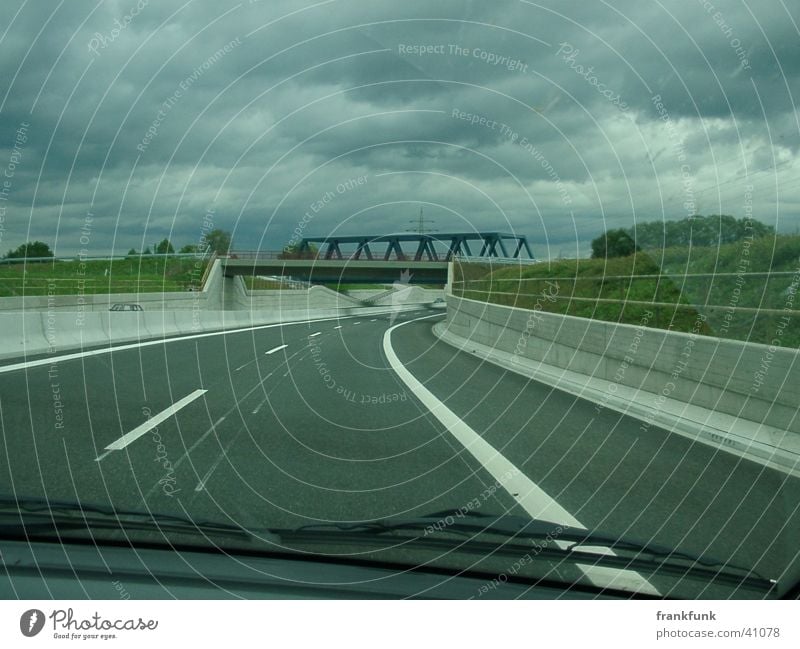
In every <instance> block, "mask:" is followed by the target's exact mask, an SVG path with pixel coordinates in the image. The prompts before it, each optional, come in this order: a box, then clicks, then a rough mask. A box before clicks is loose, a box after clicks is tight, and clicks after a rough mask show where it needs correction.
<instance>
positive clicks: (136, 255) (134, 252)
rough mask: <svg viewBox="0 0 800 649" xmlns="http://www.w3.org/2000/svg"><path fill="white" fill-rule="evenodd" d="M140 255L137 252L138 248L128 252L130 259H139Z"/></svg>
mask: <svg viewBox="0 0 800 649" xmlns="http://www.w3.org/2000/svg"><path fill="white" fill-rule="evenodd" d="M138 256H139V253H138V252H136V248H131V249H130V250H128V257H138Z"/></svg>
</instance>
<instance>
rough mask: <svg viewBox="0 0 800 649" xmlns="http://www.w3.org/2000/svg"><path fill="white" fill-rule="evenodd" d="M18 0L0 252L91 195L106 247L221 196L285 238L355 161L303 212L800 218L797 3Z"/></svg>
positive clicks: (473, 221)
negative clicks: (21, 137)
mask: <svg viewBox="0 0 800 649" xmlns="http://www.w3.org/2000/svg"><path fill="white" fill-rule="evenodd" d="M6 4H7V5H9V4H11V6H8V7H6V8H5V10H4V16H5V18H6V19H7V23H6V24H5V25H3V24H0V34H3V39H2V41H0V88H2V89H3V90H0V93H2V95H0V101H2V102H3V103H2V105H1V107H0V173H3V170H4V169H5V168H6V167H7V163H8V161H9V160H18V161H19V162H18V164H15V166H14V170H13V174H12V176H13V177H12V178H11V179H9V180H10V188H9V189H8V191H7V200H6V201H5V202H4V207H5V208H6V209H5V211H4V220H3V221H2V226H3V229H2V230H0V233H1V234H2V239H0V246H2V249H3V250H6V249H8V248H10V247H14V246H16V245H19V244H20V243H22V242H23V241H25V240H26V239H29V238H39V239H43V240H46V241H49V242H51V244H55V245H56V246H57V249H59V250H63V251H64V252H72V251H74V250H75V249H76V248H77V240H78V232H79V228H80V225H81V223H82V222H83V220H84V218H85V216H86V214H87V213H88V212H91V213H92V214H93V215H94V217H95V221H94V224H95V225H94V227H95V229H94V232H93V237H92V244H91V246H92V249H93V251H95V252H98V253H101V252H107V251H109V250H111V249H112V248H114V249H115V250H116V251H117V252H120V251H122V252H124V251H126V250H127V249H128V248H130V247H136V248H138V247H141V246H142V245H152V243H153V242H154V241H155V240H158V239H160V238H162V237H163V236H166V235H169V236H171V237H172V238H173V239H174V240H175V242H176V243H179V244H182V243H186V242H191V241H194V240H196V239H197V238H198V236H199V231H200V227H201V222H202V217H203V215H204V214H205V212H206V211H207V210H208V209H210V208H212V207H213V209H214V210H215V219H216V221H217V223H218V225H220V226H221V227H224V228H226V229H229V230H232V231H235V241H236V243H237V245H238V246H240V247H242V248H247V247H254V246H258V245H261V246H262V247H264V248H265V249H275V248H279V247H281V246H282V245H283V243H285V242H286V240H288V239H289V237H290V236H291V233H292V231H293V229H294V228H295V227H296V224H297V222H298V220H299V219H300V218H301V217H302V216H303V214H305V213H307V212H308V211H309V210H310V209H311V206H312V205H314V204H315V202H316V201H318V200H319V198H320V197H321V196H323V195H325V192H326V191H328V190H330V189H331V188H334V193H336V192H335V188H336V187H337V185H339V184H340V183H345V182H347V181H348V179H353V178H357V177H361V176H363V177H365V178H367V180H366V181H365V183H364V184H362V185H358V186H357V188H356V189H352V190H347V191H345V192H342V193H336V198H335V200H332V201H330V202H328V204H326V205H325V206H324V208H323V209H320V210H319V211H318V212H314V213H313V220H312V221H311V222H310V224H309V225H308V232H309V233H313V234H324V233H326V232H330V231H334V230H336V231H343V232H357V231H365V230H368V231H370V232H379V231H395V230H403V229H406V228H408V227H409V223H408V222H409V220H411V219H413V218H414V216H415V215H416V214H417V212H418V207H419V205H424V206H425V209H426V214H429V215H431V216H432V217H435V218H436V220H437V227H439V229H440V230H443V229H448V228H456V229H464V228H465V227H469V228H476V229H481V228H484V229H510V228H513V229H515V230H518V231H521V232H525V233H528V234H530V235H531V236H533V237H535V238H536V239H537V241H538V242H539V247H538V252H539V254H547V250H546V249H545V245H544V242H545V241H548V242H550V244H552V245H553V246H554V250H556V252H558V250H562V249H573V250H574V249H575V248H576V246H577V247H578V248H579V249H580V250H582V251H585V250H586V244H587V242H588V241H589V240H590V239H591V238H592V237H594V236H596V235H597V234H598V233H599V232H600V231H601V230H602V229H603V228H604V227H606V226H609V225H613V226H619V225H627V224H631V223H633V220H634V219H636V220H647V219H652V218H667V219H672V218H681V217H684V216H687V215H688V214H690V213H691V212H692V211H698V212H702V213H715V212H726V213H733V214H735V215H741V209H742V208H741V205H742V201H743V191H744V190H743V187H744V185H745V184H746V183H748V182H749V183H751V184H753V186H754V196H753V199H754V206H755V214H756V216H757V217H758V216H759V214H761V213H763V214H765V215H766V216H765V217H764V220H766V221H770V222H772V223H773V224H775V225H777V226H778V228H779V229H791V230H793V229H794V227H795V226H796V224H797V223H798V213H797V205H798V203H800V200H798V192H799V191H800V184H798V183H797V182H795V183H792V182H791V179H792V178H793V177H796V173H794V171H795V170H794V166H795V164H796V162H795V160H796V155H797V151H798V144H800V138H799V137H798V118H797V112H796V108H795V104H794V97H793V95H792V92H793V91H794V88H796V87H798V84H797V81H798V74H799V73H800V70H799V68H800V57H797V56H795V54H794V53H795V51H796V48H797V45H798V41H799V40H800V35H798V33H797V28H796V24H797V22H798V16H797V15H796V14H797V11H796V10H795V9H792V8H787V7H785V6H783V5H780V6H779V5H773V4H772V3H770V4H769V7H768V6H767V5H766V4H765V3H760V4H757V3H751V4H744V3H740V2H732V1H724V2H723V1H722V0H717V1H716V2H713V3H712V2H709V1H707V0H699V1H698V2H684V3H657V2H633V1H631V2H614V3H603V2H597V3H585V2H577V1H575V2H555V1H552V2H540V3H536V2H516V1H513V2H512V1H508V2H477V1H472V2H469V1H451V2H443V3H430V2H422V1H419V2H403V3H400V2H398V3H388V2H384V3H374V2H361V1H356V0H353V1H348V0H341V1H335V2H314V3H312V2H307V3H303V2H271V1H270V2H266V1H264V2H255V3H243V4H241V5H234V6H230V7H229V6H220V5H219V4H218V3H210V2H200V1H195V2H154V1H152V2H145V0H120V1H118V2H105V3H99V4H95V3H90V2H64V3H61V4H60V5H54V4H50V3H48V4H45V3H30V4H25V5H24V6H22V8H21V9H20V10H19V11H17V10H18V9H19V8H20V6H21V5H20V4H19V3H17V4H14V3H6ZM790 11H794V14H795V15H791V14H790V13H789V12H790ZM12 19H13V20H12ZM40 32H41V33H40ZM23 124H29V127H28V128H27V131H26V133H27V138H26V141H25V142H24V143H22V146H19V142H17V139H18V136H17V133H18V132H19V129H20V126H21V125H23ZM15 146H17V149H18V151H17V152H16V153H15ZM776 182H777V183H779V184H782V185H783V186H784V187H785V189H783V190H781V191H780V194H777V193H776V190H775V185H776ZM776 215H777V216H776Z"/></svg>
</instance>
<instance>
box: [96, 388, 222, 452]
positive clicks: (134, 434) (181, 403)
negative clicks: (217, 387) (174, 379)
mask: <svg viewBox="0 0 800 649" xmlns="http://www.w3.org/2000/svg"><path fill="white" fill-rule="evenodd" d="M206 392H208V390H195V391H194V392H191V393H190V394H187V395H186V396H185V397H183V399H180V400H178V401H176V402H175V403H173V404H172V405H171V406H169V408H166V409H164V410H162V411H161V412H159V413H158V414H157V415H153V416H152V417H150V418H149V419H148V420H147V421H146V422H144V423H143V424H141V425H139V426H137V427H136V428H134V429H133V430H132V431H131V432H129V433H125V434H124V435H123V436H122V437H120V438H119V439H118V440H117V441H116V442H111V444H109V445H108V446H106V448H105V450H107V451H121V450H122V449H123V448H125V447H126V446H128V445H129V444H132V443H133V442H135V441H136V440H137V439H139V438H140V437H141V436H142V435H144V434H145V433H146V432H147V431H148V430H151V429H152V428H155V427H156V426H158V424H160V423H161V422H162V421H164V420H166V419H169V418H170V417H172V415H174V414H175V413H176V412H178V411H179V410H180V409H181V408H184V407H185V406H188V405H189V404H190V403H191V402H192V401H194V400H195V399H197V398H198V397H202V396H203V395H204V394H205V393H206Z"/></svg>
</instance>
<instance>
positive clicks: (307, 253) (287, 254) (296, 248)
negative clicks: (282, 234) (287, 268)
mask: <svg viewBox="0 0 800 649" xmlns="http://www.w3.org/2000/svg"><path fill="white" fill-rule="evenodd" d="M318 254H319V248H317V246H315V245H314V244H313V243H310V244H308V247H307V248H306V249H305V250H304V251H303V252H300V244H298V243H293V244H291V245H286V246H284V247H283V250H282V251H281V254H279V255H278V258H279V259H316V258H317V255H318Z"/></svg>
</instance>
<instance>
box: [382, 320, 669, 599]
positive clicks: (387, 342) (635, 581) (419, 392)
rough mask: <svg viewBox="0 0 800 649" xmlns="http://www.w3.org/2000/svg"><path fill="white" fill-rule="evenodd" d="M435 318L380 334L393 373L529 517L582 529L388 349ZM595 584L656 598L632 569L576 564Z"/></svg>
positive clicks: (645, 581)
mask: <svg viewBox="0 0 800 649" xmlns="http://www.w3.org/2000/svg"><path fill="white" fill-rule="evenodd" d="M432 317H435V316H425V317H422V318H416V319H414V320H410V321H408V322H401V323H400V324H396V325H394V326H393V327H390V328H389V329H387V330H386V331H385V332H384V334H383V351H384V353H385V354H386V359H387V360H388V361H389V365H390V366H391V367H392V369H393V370H394V372H395V373H396V374H397V376H398V377H399V378H400V380H401V381H403V383H405V384H406V386H407V387H408V389H409V390H410V391H411V393H412V394H413V395H414V396H415V397H416V398H417V399H418V400H419V401H420V402H421V403H422V405H424V406H425V407H426V408H427V409H428V411H430V413H431V414H432V415H433V416H434V417H436V419H438V420H439V421H440V422H441V423H442V425H443V426H444V427H445V428H446V429H447V430H448V431H449V432H450V434H451V435H452V436H453V437H455V438H456V440H458V442H459V443H460V444H461V445H462V446H463V447H464V448H465V449H466V450H467V451H469V453H470V455H472V456H473V457H474V458H475V459H476V460H477V461H478V462H480V464H481V465H482V466H483V467H484V468H485V469H486V470H487V471H488V472H489V473H490V474H491V475H492V477H493V478H494V479H495V481H496V483H497V484H499V485H500V486H502V487H503V488H504V489H505V490H506V491H507V492H508V493H509V494H510V495H511V497H512V498H514V500H516V501H517V502H518V503H519V505H520V506H521V507H522V508H523V509H524V510H525V511H526V512H527V513H528V514H529V515H530V516H531V518H535V519H538V520H544V521H548V522H552V523H553V524H555V525H566V526H569V527H576V528H580V529H586V527H585V526H584V525H583V524H582V523H581V522H580V521H579V520H578V519H577V518H575V517H574V516H573V515H572V514H570V513H569V512H568V511H567V510H566V509H564V508H563V507H562V506H561V505H559V504H558V503H557V502H556V501H555V500H554V499H553V498H552V497H550V496H549V495H548V494H547V493H545V491H544V490H543V489H541V488H540V487H539V486H538V485H537V484H536V483H535V482H533V481H532V480H531V479H530V478H528V476H526V475H525V474H524V473H523V472H522V471H521V470H520V469H518V468H517V467H516V466H514V464H512V463H511V462H510V461H509V460H508V459H507V458H506V457H505V456H504V455H502V454H501V453H500V452H499V451H498V450H497V449H495V448H494V447H493V446H492V445H491V444H489V443H488V442H487V441H486V440H485V439H483V437H481V436H480V435H479V434H478V433H477V432H476V431H475V430H474V429H473V428H472V427H470V426H469V424H467V423H466V422H464V421H463V420H462V419H461V418H459V417H458V415H456V414H455V413H454V412H453V411H452V410H450V408H448V407H447V406H446V405H445V404H444V403H442V402H441V401H439V399H438V398H437V397H436V396H435V395H434V394H433V393H432V392H431V391H430V390H428V388H426V387H425V386H424V385H423V384H422V383H421V382H420V381H419V380H417V378H416V377H415V376H414V375H413V374H412V373H411V372H410V371H409V370H408V369H407V368H406V366H405V365H403V363H402V362H401V361H400V359H399V358H398V357H397V354H396V353H395V351H394V349H393V348H392V332H393V331H394V330H395V329H397V328H398V327H404V326H406V325H408V324H411V323H413V322H418V321H419V320H425V319H427V318H432ZM598 554H614V553H613V552H612V551H610V550H602V551H598ZM576 565H577V566H578V567H579V568H580V569H581V570H582V571H583V573H584V574H585V575H586V577H587V578H588V579H589V580H590V581H591V582H592V583H594V584H595V585H598V586H606V587H619V588H625V589H628V590H633V591H634V592H638V593H648V594H651V595H660V593H659V592H658V590H656V589H655V588H654V587H653V585H652V584H650V582H648V581H647V580H646V579H645V578H644V577H642V576H641V575H640V574H638V573H637V572H634V571H632V570H619V569H617V568H608V567H604V566H594V565H583V564H580V563H579V564H576Z"/></svg>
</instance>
